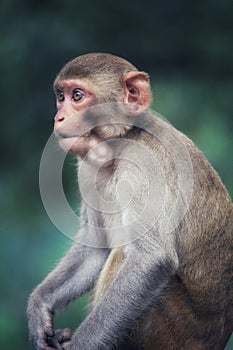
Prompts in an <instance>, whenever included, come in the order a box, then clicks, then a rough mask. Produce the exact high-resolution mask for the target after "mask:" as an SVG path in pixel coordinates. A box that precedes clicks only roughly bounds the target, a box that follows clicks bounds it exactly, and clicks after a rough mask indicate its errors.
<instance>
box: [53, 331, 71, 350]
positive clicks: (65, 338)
mask: <svg viewBox="0 0 233 350" xmlns="http://www.w3.org/2000/svg"><path fill="white" fill-rule="evenodd" d="M72 335H73V331H72V330H71V329H70V328H64V329H58V330H57V331H56V332H55V334H54V336H53V337H48V344H49V345H50V346H52V348H54V349H56V350H66V349H68V348H67V347H68V346H69V343H70V340H71V338H72Z"/></svg>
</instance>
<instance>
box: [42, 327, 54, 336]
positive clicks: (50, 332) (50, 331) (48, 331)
mask: <svg viewBox="0 0 233 350" xmlns="http://www.w3.org/2000/svg"><path fill="white" fill-rule="evenodd" d="M44 332H45V334H46V335H47V336H48V337H53V336H54V334H55V332H54V329H53V328H52V327H51V326H46V327H45V328H44Z"/></svg>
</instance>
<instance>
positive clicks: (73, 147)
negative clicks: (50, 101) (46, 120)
mask: <svg viewBox="0 0 233 350" xmlns="http://www.w3.org/2000/svg"><path fill="white" fill-rule="evenodd" d="M54 89H55V95H56V105H57V113H56V115H55V118H54V121H55V122H54V131H55V133H56V135H57V136H58V138H59V143H60V146H61V147H62V148H63V149H64V150H65V151H66V152H70V153H74V154H76V155H78V156H80V157H81V158H83V157H85V156H86V155H87V154H88V158H89V160H91V161H92V162H93V163H96V164H97V165H100V166H109V165H110V164H111V163H112V160H111V159H112V151H111V149H110V148H109V147H108V145H107V144H106V143H105V144H103V143H101V142H102V140H101V139H100V138H98V137H97V136H94V135H92V134H91V135H90V125H89V124H88V123H87V122H86V121H85V118H84V117H85V110H86V109H87V108H88V107H90V106H92V105H94V104H96V97H95V94H94V93H93V92H92V91H91V87H90V85H88V83H87V82H85V81H83V80H82V81H80V80H78V79H75V80H73V79H70V80H65V81H58V82H57V83H55V86H54ZM97 146H98V147H97Z"/></svg>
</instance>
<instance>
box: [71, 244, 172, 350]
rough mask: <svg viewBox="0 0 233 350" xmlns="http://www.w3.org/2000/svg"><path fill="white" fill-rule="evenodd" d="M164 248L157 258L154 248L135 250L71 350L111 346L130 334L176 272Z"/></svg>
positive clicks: (78, 332)
mask: <svg viewBox="0 0 233 350" xmlns="http://www.w3.org/2000/svg"><path fill="white" fill-rule="evenodd" d="M152 250H153V249H152ZM161 251H162V249H161V250H160V252H159V255H157V257H156V253H155V251H153V252H152V254H149V255H148V253H143V252H142V251H137V249H136V250H135V251H134V252H133V253H132V252H131V254H129V256H128V257H126V259H125V261H124V263H123V265H122V267H121V269H120V271H119V272H118V274H117V276H116V277H115V279H114V280H113V281H112V283H111V284H110V286H109V288H108V289H107V291H106V293H105V295H104V296H103V297H102V299H100V301H99V302H98V303H97V305H96V306H94V308H93V310H92V311H91V313H90V314H89V316H88V317H87V318H86V320H85V321H84V322H83V323H82V324H81V326H80V327H79V328H78V330H77V331H76V333H75V334H74V336H73V337H72V339H71V343H70V349H69V350H86V349H88V350H102V349H104V348H109V349H110V348H112V347H113V346H114V345H115V344H117V343H118V342H119V341H120V340H122V339H123V338H124V337H125V336H127V334H128V333H129V331H130V330H131V329H132V328H133V327H134V325H135V324H136V322H137V320H138V319H139V318H140V317H142V315H143V314H144V313H145V312H146V310H148V309H149V308H150V307H151V305H152V304H153V305H155V304H156V302H158V300H160V294H161V292H162V291H163V290H164V288H165V287H166V286H167V283H168V281H169V278H170V276H171V275H173V274H174V273H175V266H174V265H175V264H174V263H173V262H172V260H171V259H170V258H169V257H168V256H167V255H166V254H164V255H162V254H161Z"/></svg>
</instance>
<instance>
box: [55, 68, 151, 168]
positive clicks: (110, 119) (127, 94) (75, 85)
mask: <svg viewBox="0 0 233 350" xmlns="http://www.w3.org/2000/svg"><path fill="white" fill-rule="evenodd" d="M119 84H120V87H119V86H115V89H114V86H113V87H112V90H113V91H109V92H108V91H107V88H106V87H105V86H104V82H103V81H102V86H98V83H94V82H93V79H88V78H86V79H78V78H77V79H66V80H60V79H59V78H58V79H56V81H55V84H54V90H55V95H56V105H57V113H56V116H55V125H54V131H55V133H56V134H57V136H58V137H59V142H60V145H61V147H62V148H63V149H64V150H65V151H66V152H71V153H74V154H76V155H78V156H80V157H81V158H83V157H85V156H86V155H87V154H89V153H90V154H89V158H91V159H92V160H93V161H95V162H96V163H97V164H98V165H103V164H105V163H108V161H109V159H110V158H112V157H113V150H111V148H110V147H109V146H108V144H107V143H106V142H104V141H106V140H109V139H112V138H118V137H122V136H125V134H126V133H127V131H128V130H129V129H130V128H131V127H132V126H133V123H131V125H130V123H128V120H127V118H125V117H126V116H127V115H131V116H135V115H139V114H140V113H142V112H144V110H146V109H147V108H148V107H149V105H150V100H151V94H150V85H149V82H148V77H147V75H146V74H145V73H141V72H130V73H128V74H127V75H126V76H125V77H124V78H123V79H122V81H121V82H120V79H118V85H119ZM115 90H116V91H118V95H119V96H116V95H115V100H114V102H118V103H121V106H120V105H119V104H118V105H117V104H115V105H114V107H113V108H109V106H108V107H106V106H107V105H108V104H106V102H112V101H113V99H112V96H113V95H114V94H113V92H114V91H115ZM103 91H104V92H103ZM119 91H121V93H119ZM108 97H109V98H108ZM101 102H105V103H104V104H102V105H104V107H103V108H102V109H101V107H100V106H101ZM93 106H94V108H93ZM122 106H123V108H122ZM124 107H125V108H124ZM122 117H123V118H122ZM124 118H125V119H124ZM96 146H98V147H96Z"/></svg>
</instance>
